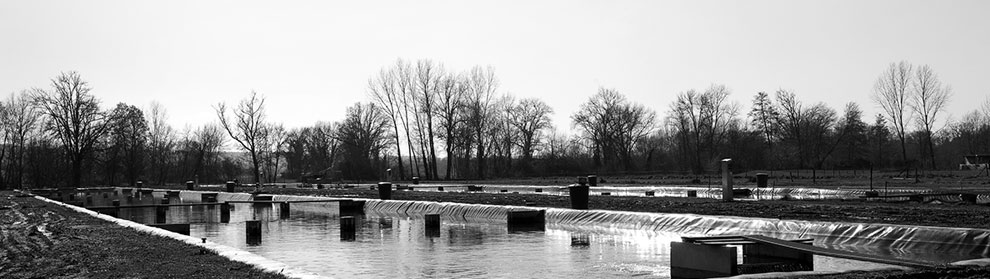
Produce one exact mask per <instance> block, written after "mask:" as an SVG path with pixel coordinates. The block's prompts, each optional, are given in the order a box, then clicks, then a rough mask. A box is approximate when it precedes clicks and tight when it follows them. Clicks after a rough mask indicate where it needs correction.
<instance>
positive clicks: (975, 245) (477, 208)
mask: <svg viewBox="0 0 990 279" xmlns="http://www.w3.org/2000/svg"><path fill="white" fill-rule="evenodd" d="M514 209H546V210H547V214H546V222H547V224H548V225H554V226H562V227H565V228H566V227H581V228H583V229H587V228H589V227H590V228H592V229H594V228H599V229H625V230H646V231H658V232H669V233H675V234H678V235H682V236H702V235H749V234H758V235H765V236H771V237H777V238H783V239H797V238H813V239H815V245H820V246H826V247H841V248H842V249H845V250H854V251H858V252H866V253H881V254H890V255H897V256H903V257H909V258H915V257H922V258H927V260H932V259H933V258H934V259H938V260H944V261H953V260H961V259H966V258H975V257H986V256H988V255H990V230H981V229H968V228H945V227H928V226H905V225H891V224H870V223H841V222H812V221H795V220H780V219H770V218H746V217H734V216H708V215H695V214H666V213H640V212H624V211H605V210H572V209H558V208H536V207H521V206H496V205H476V204H459V203H438V202H424V201H382V200H367V202H366V203H365V210H366V211H368V212H380V213H383V214H389V213H391V214H396V213H398V214H407V215H421V214H427V213H431V214H436V213H439V214H441V215H442V216H445V217H446V218H451V217H453V218H464V219H467V220H473V219H485V220H496V221H502V222H504V220H505V216H506V212H508V211H510V210H514ZM933 253H934V254H935V255H934V256H933ZM939 254H941V255H944V256H939Z"/></svg>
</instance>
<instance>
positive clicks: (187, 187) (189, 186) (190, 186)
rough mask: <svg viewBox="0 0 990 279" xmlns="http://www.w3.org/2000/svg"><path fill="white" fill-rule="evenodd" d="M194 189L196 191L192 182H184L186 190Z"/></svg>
mask: <svg viewBox="0 0 990 279" xmlns="http://www.w3.org/2000/svg"><path fill="white" fill-rule="evenodd" d="M195 189H196V183H195V182H193V181H192V180H188V181H186V190H195Z"/></svg>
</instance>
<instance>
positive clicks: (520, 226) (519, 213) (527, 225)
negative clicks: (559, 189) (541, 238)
mask: <svg viewBox="0 0 990 279" xmlns="http://www.w3.org/2000/svg"><path fill="white" fill-rule="evenodd" d="M546 212H547V211H546V210H516V211H509V212H508V213H507V216H506V222H507V223H508V226H509V232H514V231H542V230H544V229H545V228H546V227H545V223H546V217H545V216H546Z"/></svg>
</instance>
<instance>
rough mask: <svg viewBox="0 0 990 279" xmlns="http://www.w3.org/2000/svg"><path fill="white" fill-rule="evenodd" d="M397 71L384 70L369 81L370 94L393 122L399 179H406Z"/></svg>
mask: <svg viewBox="0 0 990 279" xmlns="http://www.w3.org/2000/svg"><path fill="white" fill-rule="evenodd" d="M396 75H397V73H396V70H395V69H382V70H381V71H379V72H378V76H377V77H374V78H372V79H370V80H368V92H369V95H371V98H372V99H373V100H374V102H375V103H377V104H378V107H379V108H381V110H382V112H383V113H385V116H386V117H388V119H389V121H390V122H392V125H391V126H392V129H393V132H394V133H393V134H392V136H393V138H394V139H395V140H394V143H395V153H396V159H397V160H398V161H399V179H404V178H405V177H406V172H405V167H404V166H403V164H402V141H401V140H399V135H400V134H399V120H400V117H401V115H400V112H399V110H400V108H401V105H400V102H401V97H400V95H399V88H398V87H399V84H398V82H399V81H398V77H397V76H396Z"/></svg>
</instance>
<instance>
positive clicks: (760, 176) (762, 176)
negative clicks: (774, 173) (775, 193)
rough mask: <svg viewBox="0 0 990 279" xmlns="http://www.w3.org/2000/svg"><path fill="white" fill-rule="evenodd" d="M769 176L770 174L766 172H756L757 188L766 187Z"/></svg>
mask: <svg viewBox="0 0 990 279" xmlns="http://www.w3.org/2000/svg"><path fill="white" fill-rule="evenodd" d="M769 177H770V176H769V175H767V174H766V173H762V172H761V173H757V174H756V187H757V188H766V187H767V180H769Z"/></svg>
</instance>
